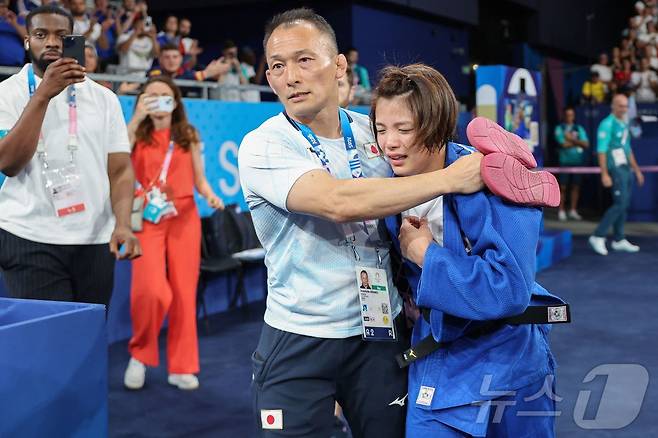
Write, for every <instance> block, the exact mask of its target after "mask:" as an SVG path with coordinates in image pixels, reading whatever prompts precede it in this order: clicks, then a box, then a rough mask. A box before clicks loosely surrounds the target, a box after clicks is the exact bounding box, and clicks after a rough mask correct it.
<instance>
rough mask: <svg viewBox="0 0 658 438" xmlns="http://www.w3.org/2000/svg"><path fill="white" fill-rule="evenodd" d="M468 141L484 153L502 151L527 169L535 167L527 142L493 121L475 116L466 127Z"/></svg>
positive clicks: (535, 163) (535, 162)
mask: <svg viewBox="0 0 658 438" xmlns="http://www.w3.org/2000/svg"><path fill="white" fill-rule="evenodd" d="M466 136H467V137H468V141H469V142H470V143H471V146H473V147H474V148H475V149H477V150H478V151H480V152H482V154H484V155H488V154H491V153H494V152H502V153H503V154H506V155H509V156H510V157H514V158H516V159H517V160H519V161H520V162H521V163H522V164H523V165H524V166H525V167H527V168H528V169H534V168H535V167H537V161H536V160H535V157H533V156H532V153H530V150H529V149H528V144H527V143H526V142H525V141H524V140H523V139H522V138H521V137H519V136H518V135H516V134H514V133H512V132H508V131H506V130H505V129H503V128H502V127H501V126H499V125H498V124H496V123H495V122H493V121H491V120H489V119H487V118H485V117H476V118H474V119H473V120H471V122H470V123H469V124H468V126H467V127H466Z"/></svg>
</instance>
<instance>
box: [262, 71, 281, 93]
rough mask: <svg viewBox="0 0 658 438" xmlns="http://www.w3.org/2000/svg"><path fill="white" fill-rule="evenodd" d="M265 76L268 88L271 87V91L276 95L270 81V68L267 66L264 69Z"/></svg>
mask: <svg viewBox="0 0 658 438" xmlns="http://www.w3.org/2000/svg"><path fill="white" fill-rule="evenodd" d="M265 78H266V79H267V83H268V84H269V86H270V88H271V89H272V92H273V93H274V94H275V95H276V96H278V94H276V90H275V89H274V87H273V86H272V81H270V69H269V68H268V69H267V70H265Z"/></svg>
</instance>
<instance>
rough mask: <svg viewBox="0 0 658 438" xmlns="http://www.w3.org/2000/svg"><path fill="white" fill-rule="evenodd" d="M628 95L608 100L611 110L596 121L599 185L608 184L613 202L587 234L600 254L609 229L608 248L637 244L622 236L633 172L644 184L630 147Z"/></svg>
mask: <svg viewBox="0 0 658 438" xmlns="http://www.w3.org/2000/svg"><path fill="white" fill-rule="evenodd" d="M627 112H628V98H627V97H626V96H624V95H623V94H617V95H616V96H615V97H614V98H613V100H612V113H611V114H610V115H609V116H608V117H606V118H605V119H603V121H602V122H601V123H600V124H599V129H598V132H597V135H596V137H597V145H596V151H597V154H598V161H599V167H600V169H601V183H602V184H603V187H606V188H612V200H613V204H612V206H610V208H608V210H606V212H605V214H604V215H603V217H602V218H601V222H600V223H599V225H598V227H597V228H596V230H595V231H594V234H593V235H592V236H590V238H589V244H590V246H591V247H592V249H593V250H594V251H595V252H596V253H597V254H600V255H608V249H607V248H606V236H607V235H608V230H609V229H610V227H612V229H613V241H612V245H611V246H612V249H614V250H615V251H625V252H638V251H639V250H640V247H639V246H637V245H633V244H632V243H630V242H629V241H628V240H626V235H625V233H624V223H625V222H626V211H627V210H628V206H629V205H630V200H631V191H632V187H633V176H635V178H636V179H637V183H638V184H639V185H640V186H642V185H643V184H644V175H642V171H640V167H639V166H638V165H637V161H636V160H635V155H634V154H633V151H632V150H631V136H630V134H629V130H628V124H627V123H626V116H627V114H626V113H627Z"/></svg>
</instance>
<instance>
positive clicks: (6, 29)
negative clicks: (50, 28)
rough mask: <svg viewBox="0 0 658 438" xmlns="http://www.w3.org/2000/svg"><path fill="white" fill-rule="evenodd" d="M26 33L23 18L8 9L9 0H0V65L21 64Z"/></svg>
mask: <svg viewBox="0 0 658 438" xmlns="http://www.w3.org/2000/svg"><path fill="white" fill-rule="evenodd" d="M26 35H27V31H26V30H25V19H24V18H23V17H18V16H16V14H15V13H14V12H13V11H11V10H10V9H9V0H0V65H9V66H21V65H23V60H24V59H25V48H24V47H23V40H24V39H25V36H26Z"/></svg>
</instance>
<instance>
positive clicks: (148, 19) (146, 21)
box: [144, 15, 153, 32]
mask: <svg viewBox="0 0 658 438" xmlns="http://www.w3.org/2000/svg"><path fill="white" fill-rule="evenodd" d="M151 26H153V18H152V17H151V16H150V15H149V16H147V17H146V18H145V19H144V30H145V31H146V32H150V31H151Z"/></svg>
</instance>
